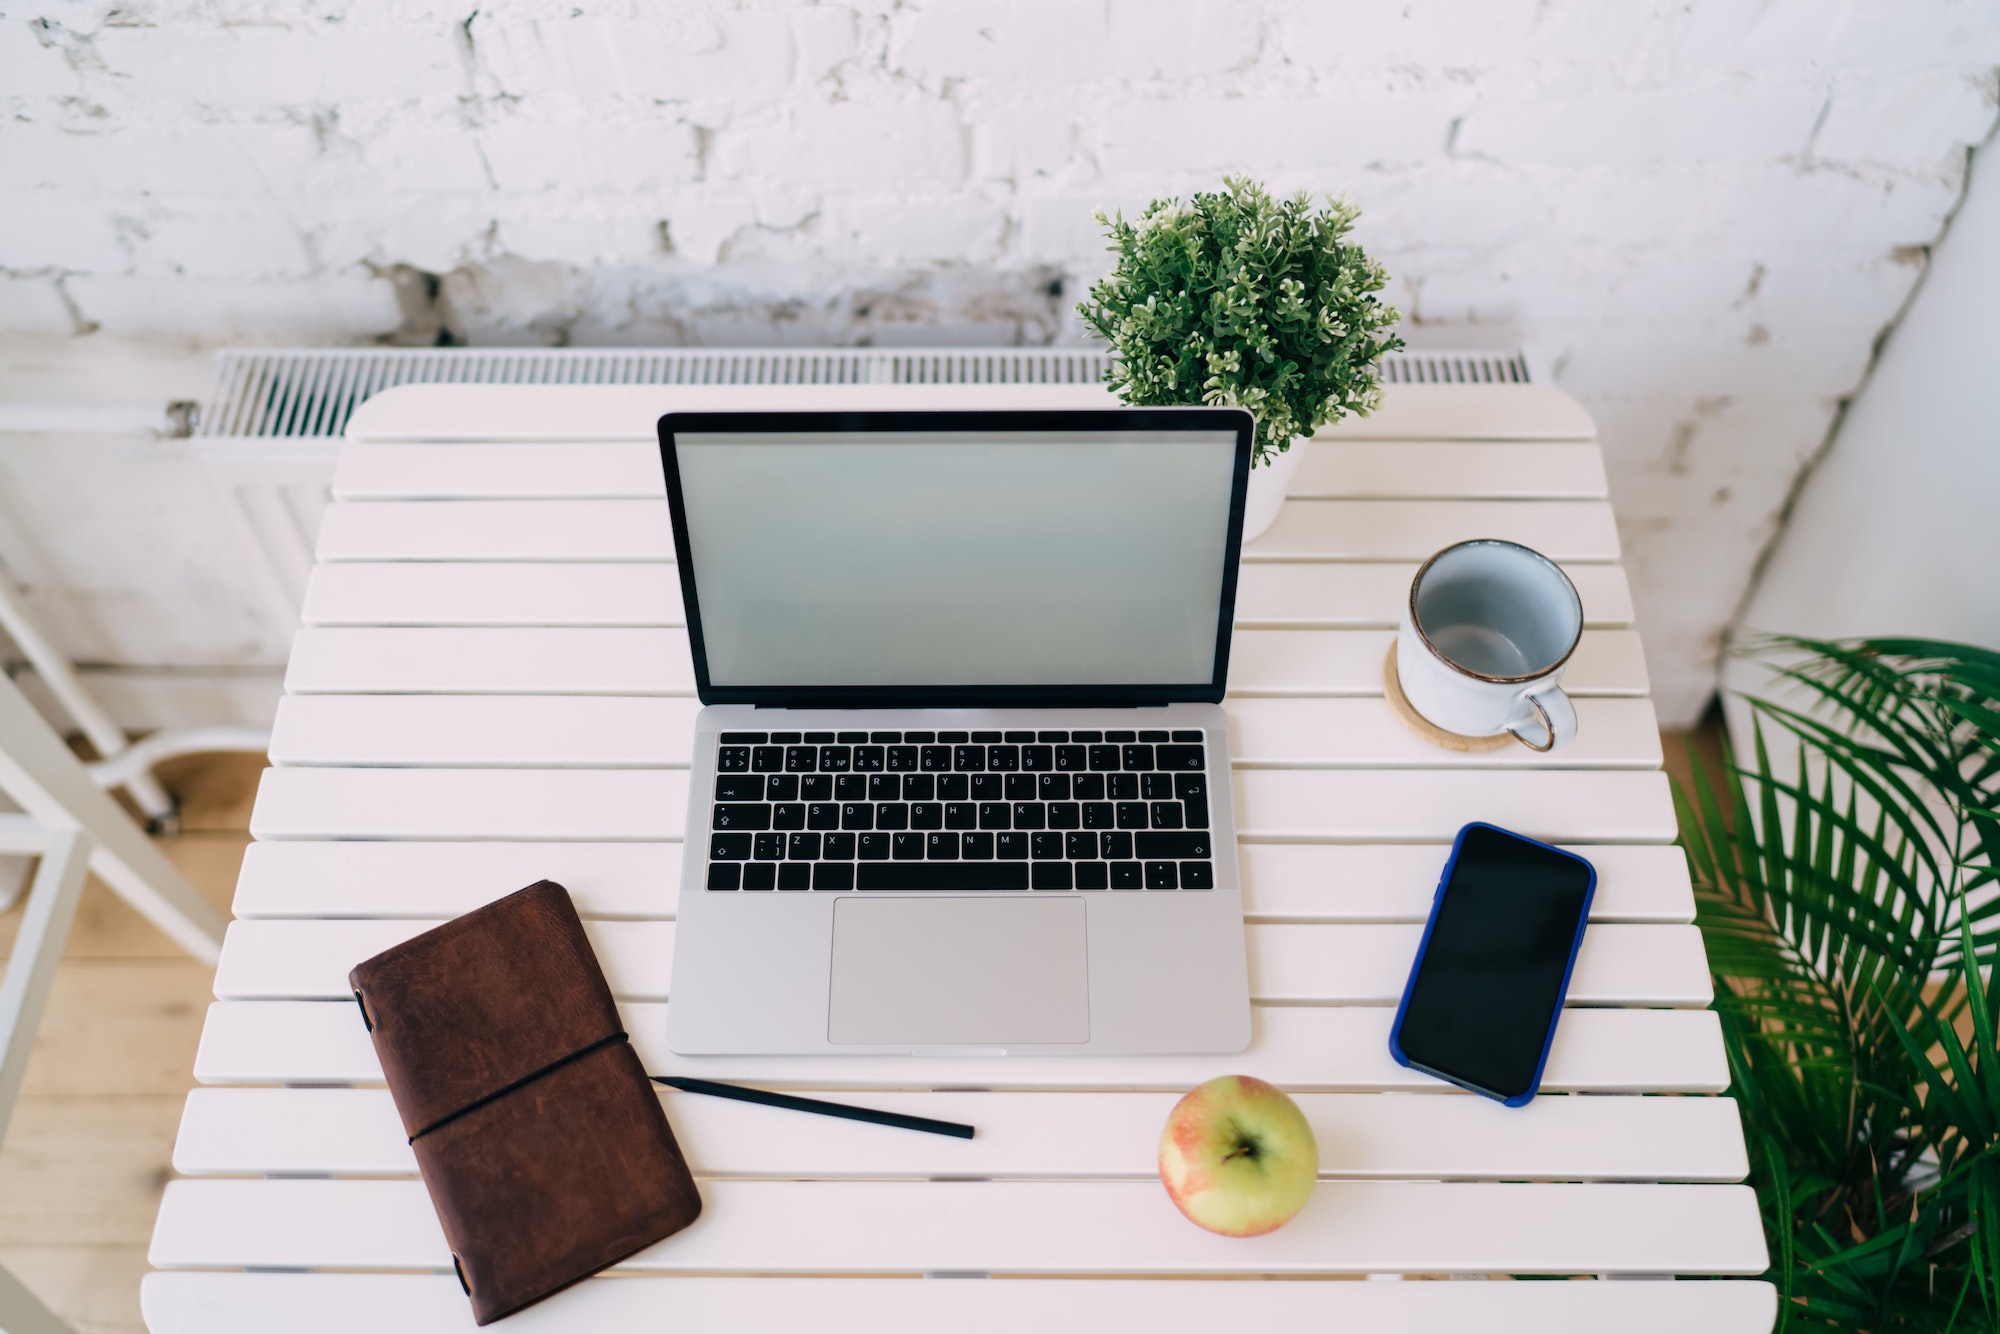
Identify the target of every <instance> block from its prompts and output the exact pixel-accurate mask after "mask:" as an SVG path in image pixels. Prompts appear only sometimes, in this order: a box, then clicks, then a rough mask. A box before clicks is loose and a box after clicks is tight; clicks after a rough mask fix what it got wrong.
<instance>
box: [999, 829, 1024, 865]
mask: <svg viewBox="0 0 2000 1334" xmlns="http://www.w3.org/2000/svg"><path fill="white" fill-rule="evenodd" d="M993 855H994V856H996V857H998V858H1000V859H1001V860H1002V861H1010V862H1019V861H1026V860H1027V859H1028V836H1027V835H1026V834H1025V833H1022V832H1021V831H1020V830H1018V829H1013V830H1008V831H1007V832H1005V833H1000V834H995V835H994V836H993Z"/></svg>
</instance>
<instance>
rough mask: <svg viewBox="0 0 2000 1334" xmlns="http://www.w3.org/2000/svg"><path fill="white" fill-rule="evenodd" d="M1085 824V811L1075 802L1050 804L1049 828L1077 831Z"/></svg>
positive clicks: (1053, 802)
mask: <svg viewBox="0 0 2000 1334" xmlns="http://www.w3.org/2000/svg"><path fill="white" fill-rule="evenodd" d="M1082 824H1083V811H1082V809H1081V808H1080V807H1079V806H1078V805H1077V804H1076V803H1075V802H1073V801H1052V802H1050V803H1049V828H1051V829H1076V828H1079V827H1080V826H1081V825H1082Z"/></svg>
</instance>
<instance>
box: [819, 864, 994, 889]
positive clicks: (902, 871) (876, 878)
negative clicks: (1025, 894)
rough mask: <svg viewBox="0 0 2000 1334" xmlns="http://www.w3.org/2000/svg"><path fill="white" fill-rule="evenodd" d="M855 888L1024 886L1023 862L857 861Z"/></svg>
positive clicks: (983, 887) (992, 887)
mask: <svg viewBox="0 0 2000 1334" xmlns="http://www.w3.org/2000/svg"><path fill="white" fill-rule="evenodd" d="M854 887H855V888H856V889H1026V888H1027V887H1028V863H1026V862H857V863H856V864H855V867H854Z"/></svg>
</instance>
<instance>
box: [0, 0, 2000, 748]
mask: <svg viewBox="0 0 2000 1334" xmlns="http://www.w3.org/2000/svg"><path fill="white" fill-rule="evenodd" d="M1996 65H2000V5H1996V4H1995V3H1994V2H1993V0H1976V2H1974V0H1769V2H1768V3H1762V4H1756V5H1751V4H1747V3H1743V0H1691V2H1690V0H1678V2H1675V3H1666V2H1665V0H1658V2H1655V3H1643V2H1642V0H1623V2H1621V3H1614V4H1606V3H1602V0H1408V2H1407V3H1374V2H1373V0H1368V2H1365V3H1364V2H1363V0H1097V2H1094V3H1082V2H1081V0H827V2H826V3H817V4H815V3H804V2H803V0H744V2H742V3H735V4H722V3H712V4H705V3H696V2H695V0H676V2H675V3H673V4H667V5H662V4H657V3H645V0H602V2H600V0H565V2H564V3H561V4H556V3H549V2H548V0H479V3H477V5H476V6H475V3H474V0H461V3H460V4H458V5H455V6H444V5H440V4H437V3H435V0H308V2H307V3H303V4H279V3H273V2H272V0H117V3H115V4H114V3H111V0H99V2H98V3H94V4H86V3H77V2H74V0H48V3H46V4H45V5H44V6H43V7H42V8H40V9H21V8H13V9H10V10H7V11H6V12H5V13H4V14H0V330H8V331H15V332H19V333H22V334H26V335H38V336H40V337H41V338H43V339H45V340H46V339H61V340H74V341H65V342H63V343H62V344H60V345H58V344H56V343H47V344H46V351H47V353H48V355H50V356H55V357H57V358H58V359H61V360H64V361H65V362H66V364H76V365H89V364H90V359H89V349H90V348H91V347H92V346H97V345H104V344H106V341H107V340H132V339H139V340H147V339H150V340H153V342H154V344H155V345H156V346H165V345H167V344H169V343H171V344H174V345H178V346H184V347H185V346H192V347H194V348H196V349H199V348H200V347H202V346H208V345H213V344H216V343H219V342H224V341H269V342H282V341H326V342H351V341H366V340H369V339H373V338H377V337H381V336H384V335H387V334H389V333H391V332H392V331H393V330H394V328H395V326H396V323H397V320H398V314H397V309H396V305H395V302H394V299H393V297H392V295H391V293H390V290H389V286H388V283H387V281H386V280H385V279H384V278H383V277H382V276H381V275H382V274H384V273H386V272H387V271H388V270H389V269H390V268H391V267H392V266H394V265H397V264H409V265H413V266H416V267H418V268H421V269H425V270H428V271H431V272H434V273H437V274H439V275H441V276H442V277H443V280H444V281H443V290H444V292H445V299H446V308H445V310H444V314H445V316H446V319H447V322H448V324H449V326H450V327H451V328H452V329H453V331H454V332H455V333H457V334H458V335H459V336H461V337H468V338H472V339H474V340H476V341H504V342H537V341H571V342H577V343H586V342H622V343H642V342H662V341H667V342H684V341H694V342H702V343H708V344H721V343H734V342H750V343H766V342H774V341H782V342H788V343H810V342H853V341H857V340H870V341H875V342H896V341H928V342H966V341H974V342H1011V341H1017V340H1025V341H1045V340H1049V339H1062V340H1068V339H1074V338H1076V337H1078V336H1079V335H1078V331H1077V328H1076V325H1075V323H1074V321H1073V320H1072V319H1071V318H1070V317H1069V315H1068V310H1069V307H1070V306H1071V304H1073V302H1074V301H1075V299H1076V298H1077V296H1078V295H1079V294H1080V293H1081V291H1082V288H1083V287H1084V285H1085V284H1086V283H1087V282H1088V281H1089V280H1090V279H1091V278H1092V277H1094V276H1095V275H1096V273H1098V272H1099V271H1100V270H1101V268H1102V266H1103V263H1104V253H1103V250H1102V246H1101V242H1100V240H1099V237H1098V235H1097V233H1096V230H1095V228H1094V227H1093V226H1092V224H1091V223H1090V220H1089V215H1090V212H1091V210H1092V209H1093V208H1094V207H1096V206H1097V205H1100V204H1106V205H1111V206H1114V207H1121V206H1122V207H1124V208H1127V209H1133V208H1137V207H1139V206H1141V205H1143V203H1144V202H1145V201H1146V200H1147V199H1148V198H1150V197H1152V196H1154V195H1157V194H1163V193H1168V192H1174V191H1185V190H1188V189H1193V188H1197V187H1202V186H1206V185H1210V184H1212V183H1213V182H1214V181H1215V179H1216V178H1217V177H1218V176H1219V175H1220V174H1221V173H1223V172H1225V171H1229V170H1238V169H1242V170H1250V171H1253V172H1256V173H1258V174H1259V175H1261V176H1263V177H1265V178H1266V179H1268V180H1269V181H1270V182H1271V183H1272V184H1273V185H1274V186H1277V187H1280V188H1286V189H1289V188H1294V187H1308V188H1313V189H1339V190H1345V191H1346V192H1348V193H1349V194H1351V195H1352V196H1353V197H1354V198H1355V199H1356V200H1357V201H1358V202H1359V203H1360V204H1361V205H1362V208H1363V210H1364V214H1363V221H1362V230H1363V233H1364V237H1365V239H1366V240H1367V241H1368V243H1369V244H1370V245H1371V246H1372V247H1373V248H1374V249H1375V250H1377V251H1378V252H1379V253H1380V255H1381V256H1382V258H1383V259H1384V260H1385V261H1386V262H1387V263H1388V265H1389V267H1390V269H1391V271H1392V273H1393V274H1394V275H1395V279H1396V294H1397V298H1398V300H1399V302H1400V303H1401V304H1402V305H1403V307H1404V309H1405V311H1406V312H1407V313H1408V314H1409V315H1410V316H1411V318H1412V327H1413V328H1414V330H1415V331H1416V336H1418V337H1421V338H1424V339H1428V340H1431V341H1435V342H1456V341H1466V340H1472V341H1485V342H1493V341H1506V340H1510V339H1517V338H1518V339H1525V340H1526V341H1528V342H1530V343H1532V344H1533V345H1535V346H1536V347H1537V348H1538V349H1539V350H1540V351H1541V352H1542V353H1543V354H1544V355H1545V356H1546V357H1547V358H1548V360H1549V362H1550V364H1552V365H1553V367H1554V368H1555V372H1556V377H1557V379H1558V381H1559V382H1560V383H1561V384H1562V385H1563V386H1564V387H1565V388H1568V389H1570V390H1571V391H1572V392H1574V393H1576V394H1578V395H1579V396H1580V397H1581V398H1583V399H1584V401H1585V402H1586V403H1587V404H1588V405H1589V406H1590V407H1591V409H1592V410H1593V411H1594V412H1595V413H1596V414H1597V416H1598V420H1599V423H1600V425H1601V427H1602V429H1603V432H1604V438H1605V442H1606V445H1607V448H1608V449H1609V451H1610V456H1611V461H1612V468H1613V480H1614V486H1615V487H1616V493H1617V500H1618V504H1619V507H1620V511H1621V517H1622V519H1623V522H1624V525H1625V536H1626V540H1627V544H1628V551H1629V557H1630V560H1631V563H1632V566H1633V571H1634V577H1635V583H1636V586H1637V591H1638V594H1639V597H1640V600H1641V605H1642V614H1643V616H1644V621H1645V628H1646V631H1647V634H1648V638H1649V643H1650V646H1651V651H1652V654H1653V658H1652V666H1653V670H1654V673H1655V683H1656V686H1657V688H1658V689H1659V692H1660V696H1661V701H1662V708H1663V713H1664V715H1665V716H1666V717H1667V718H1668V719H1669V720H1670V721H1685V720H1686V719H1687V718H1688V716H1689V715H1690V714H1691V713H1692V711H1693V710H1694V709H1695V708H1697V707H1698V706H1699V704H1700V703H1701V701H1702V700H1703V699H1704V698H1705V696H1706V694H1707V692H1708V689H1709V685H1710V682H1711V680H1712V677H1713V661H1712V660H1713V655H1714V651H1715V648H1714V645H1715V638H1716V634H1717V632H1718V631H1719V630H1720V628H1721V627H1722V626H1723V625H1724V624H1725V622H1726V621H1727V620H1728V617H1729V614H1730V612H1731V610H1732V609H1733V608H1734V606H1735V604H1736V602H1737V600H1738V599H1739V597H1740V596H1741V593H1742V591H1743V589H1744V586H1745V583H1746V580H1747V579H1748V576H1749V573H1750V571H1751V568H1752V566H1753V563H1754V560H1755V557H1756V555H1757V553H1758V551H1759V550H1760V549H1761V547H1762V544H1763V543H1764V541H1765V540H1766V539H1767V538H1768V536H1769V534H1770V532H1771V531H1772V529H1773V526H1774V524H1775V522H1776V516H1777V514H1778V511H1779V508H1780V506H1781V504H1782V502H1783V499H1784V497H1785V495H1786V493H1787V491H1788V488H1789V487H1790V485H1791V483H1792V480H1793V478H1794V476H1795V475H1796V473H1797V470H1798V468H1799V466H1800V464H1801V462H1802V461H1803V460H1805V459H1806V458H1808V457H1810V456H1811V455H1812V453H1813V452H1814V451H1815V450H1816V449H1817V448H1818V446H1819V445H1820V443H1821V442H1822V440H1823V439H1824V436H1825V433H1826V429H1827V426H1828V424H1829V422H1830V421H1831V420H1832V417H1833V413H1834V411H1835V409H1836V405H1837V403H1838V402H1839V400H1840V399H1841V397H1842V396H1844V395H1846V394H1849V393H1851V392H1852V391H1853V389H1854V388H1855V386H1856V384H1857V382H1858V380H1859V377H1860V376H1861V375H1862V374H1863V373H1864V371H1865V369H1866V366H1867V363H1868V358H1869V353H1870V348H1871V345H1872V344H1873V341H1874V339H1875V338H1876V336H1877V334H1878V333H1879V332H1880V331H1881V329H1882V328H1883V326H1884V324H1885V323H1886V322H1887V321H1889V320H1891V319H1892V318H1893V317H1894V314H1895V312H1896V311H1897V310H1898V308H1899V307H1900V305H1901V303H1902V302H1903V300H1904V299H1905V297H1906V296H1907V294H1908V293H1909V291H1910V289H1911V287H1912V285H1913V284H1914V283H1915V281H1916V280H1917V278H1918V277H1919V275H1920V273H1921V251H1920V250H1917V249H1914V248H1917V247H1921V246H1923V245H1925V244H1926V243H1928V242H1930V241H1931V240H1933V239H1934V238H1935V237H1936V236H1937V234H1938V232H1939V230H1940V227H1941V226H1942V225H1943V221H1944V219H1945V217H1946V216H1947V214H1948V212H1949V210H1950V209H1951V207H1952V206H1953V203H1954V201H1955V200H1956V199H1957V197H1958V193H1959V189H1960V185H1961V171H1962V167H1963V162H1964V153H1965V148H1966V145H1968V144H1971V143H1975V142H1978V141H1980V140H1982V139H1984V138H1985V137H1986V136H1987V135H1988V134H1989V133H1990V131H1991V128H1992V125H1993V123H1994V119H1995V98H1996V73H1995V67H1996ZM1052 287H1057V288H1058V290H1059V292H1060V295H1051V288H1052ZM92 328H94V329H95V332H91V333H87V334H85V333H79V332H78V331H79V330H85V329H92ZM92 340H95V343H93V341H92ZM120 345H121V346H124V345H127V344H124V343H121V344H120ZM8 346H9V347H13V348H19V347H23V346H44V345H42V344H35V343H33V342H32V340H31V341H30V342H29V343H25V344H24V343H21V342H20V341H19V340H16V341H15V342H12V343H10V344H8ZM78 353H81V354H83V357H82V359H81V360H78V358H77V356H76V355H75V354H78ZM17 355H18V354H17ZM116 361H117V359H115V358H107V359H106V360H105V361H104V363H103V364H104V366H105V367H106V368H107V369H106V370H105V371H104V372H103V374H101V375H100V376H99V377H98V378H97V380H96V381H94V382H93V381H91V380H90V377H89V376H85V377H83V379H82V380H81V381H78V382H77V385H78V387H77V390H76V391H77V392H79V393H88V394H97V395H99V396H103V397H119V396H121V387H120V384H119V383H118V381H117V377H116V376H115V375H114V374H113V373H112V371H111V370H110V369H108V368H109V367H111V366H112V365H113V364H114V363H115V362H116ZM119 364H122V363H119ZM6 369H8V368H4V367H0V370H6ZM21 382H22V376H21V375H19V374H16V375H14V376H12V382H11V383H10V382H9V381H5V380H0V394H8V393H18V392H20V390H19V387H18V386H19V384H20V383H21ZM39 475H43V474H41V473H37V472H36V471H35V470H34V469H31V468H30V469H26V470H25V471H21V472H18V473H17V476H18V477H20V478H23V479H25V478H28V477H31V476H39ZM139 476H140V473H139V472H137V471H134V467H133V466H132V465H131V464H130V461H129V460H126V461H125V462H123V463H121V464H120V466H119V468H116V469H111V470H109V471H108V472H105V473H103V474H101V475H100V478H101V479H100V480H99V481H98V482H97V483H96V485H95V486H94V487H93V488H90V489H88V490H87V491H86V492H85V493H84V495H83V498H81V499H69V500H64V501H60V502H57V503H56V506H55V511H53V512H62V510H63V507H64V506H65V505H69V506H76V505H84V504H88V503H91V502H92V501H93V499H94V498H97V497H99V495H100V493H104V495H103V498H102V503H103V505H104V506H105V507H107V511H108V512H116V511H117V508H118V505H119V504H120V503H121V502H120V501H119V500H118V499H117V497H116V496H115V495H111V494H109V493H110V492H115V491H116V490H117V489H118V488H119V487H120V486H127V485H132V486H136V485H141V483H140V482H139V481H138V480H136V479H137V478H138V477H139ZM144 485H148V486H154V487H155V488H157V483H155V482H146V483H144ZM16 508H19V507H18V506H17V507H16ZM16 520H17V522H30V521H23V520H20V519H19V516H18V515H17V516H16ZM30 526H32V522H30ZM84 527H85V528H87V529H88V530H89V531H91V532H92V533H93V541H94V542H96V543H97V544H98V545H96V546H95V547H93V548H92V550H91V551H90V552H88V553H84V552H82V551H80V550H73V548H74V546H75V544H74V541H73V539H71V538H68V537H64V536H62V535H61V534H60V533H58V532H56V531H55V526H54V525H51V526H50V527H49V531H48V534H47V535H45V536H44V537H43V538H42V539H41V540H42V545H43V547H45V548H46V551H47V553H48V558H49V562H50V563H51V564H52V565H53V567H55V568H57V569H58V570H62V569H68V570H70V571H71V572H72V574H73V575H74V577H73V578H72V579H71V583H72V584H74V585H75V586H76V597H77V599H79V600H80V601H79V605H80V606H85V607H86V608H88V607H90V606H94V607H96V608H97V609H98V611H97V614H96V615H95V618H94V619H93V617H92V616H88V615H81V614H79V616H77V617H71V618H70V619H71V621H73V622H74V623H75V624H77V625H85V624H97V625H99V626H102V625H106V624H110V623H111V619H112V610H111V609H112V608H114V607H121V606H122V607H129V606H131V605H136V604H138V603H144V602H146V601H148V600H150V599H153V598H166V599H172V598H173V597H174V596H175V593H176V591H177V590H176V589H174V588H170V587H166V586H164V585H163V584H162V583H161V582H160V580H161V579H162V577H163V576H162V575H161V573H160V571H161V570H162V569H163V568H164V567H162V566H161V565H160V564H159V563H158V562H157V561H153V560H150V559H149V556H150V554H151V553H150V552H149V551H148V550H146V549H144V548H142V547H141V546H139V545H138V544H137V543H136V541H135V540H128V539H127V538H125V537H123V536H121V533H122V532H125V531H128V530H130V525H126V526H125V527H124V528H121V527H120V526H118V525H115V524H114V525H111V526H109V527H108V528H107V527H105V526H102V525H91V524H88V523H86V524H85V525H84ZM148 531H149V533H150V534H151V537H152V540H154V541H157V540H158V533H157V532H153V531H152V530H151V529H149V530H148ZM193 545H198V544H193V543H191V548H192V546H193ZM66 551H67V552H70V553H71V554H69V555H67V556H65V554H64V553H65V552H66ZM121 553H122V555H121ZM86 567H87V568H88V570H89V572H90V573H89V577H88V578H87V579H86V578H84V577H83V576H82V575H81V574H79V573H76V572H77V571H81V570H83V569H85V568H86ZM211 575H213V577H214V578H222V577H223V576H222V575H218V574H214V572H211ZM204 577H205V578H207V577H210V575H204ZM247 600H248V599H247V598H246V599H245V601H246V602H247ZM206 616H207V613H205V612H203V611H201V610H199V609H197V610H195V611H193V612H191V613H189V615H188V617H187V618H184V619H183V620H182V621H181V622H179V623H177V625H176V629H175V632H174V634H173V635H172V636H171V637H169V638H168V639H162V640H161V642H160V643H157V644H155V643H152V642H151V641H150V640H148V639H147V638H146V637H145V636H144V635H139V636H137V637H136V638H135V637H134V635H133V634H131V633H125V632H123V631H121V632H120V633H119V634H116V635H111V636H110V637H109V638H107V637H106V636H104V635H102V634H95V637H93V635H92V634H86V633H85V632H84V631H81V630H79V631H76V632H75V633H76V634H78V635H79V637H80V638H81V639H85V640H89V641H90V642H89V643H88V644H82V643H80V644H79V650H80V651H81V650H82V649H85V648H92V647H94V648H96V649H97V650H100V651H102V652H106V653H110V654H112V655H114V656H116V655H124V656H126V657H129V658H133V659H135V660H139V661H155V662H158V661H169V660H196V661H209V662H214V663H225V662H234V661H250V660H257V659H260V658H265V659H268V658H269V657H271V656H272V655H273V653H275V652H277V651H279V650H278V649H277V648H274V645H277V646H281V645H282V642H283V634H282V632H281V631H280V630H278V629H276V628H273V629H272V630H271V631H270V632H269V633H261V634H255V635H247V636H246V635H245V634H244V633H243V629H242V626H241V624H239V621H240V617H236V616H235V613H234V612H231V613H230V614H228V615H218V616H215V617H212V618H210V619H204V618H205V617H206ZM129 622H130V618H129V617H127V618H126V619H124V620H120V621H119V622H118V624H119V625H121V626H124V625H127V624H129ZM204 627H206V628H204ZM93 633H94V632H93ZM204 636H206V637H204ZM169 640H170V642H169Z"/></svg>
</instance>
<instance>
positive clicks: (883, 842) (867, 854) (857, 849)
mask: <svg viewBox="0 0 2000 1334" xmlns="http://www.w3.org/2000/svg"><path fill="white" fill-rule="evenodd" d="M854 855H855V856H857V857H859V858H860V859H861V860H862V861H864V862H883V861H887V860H889V835H887V834H863V835H861V836H860V837H859V838H857V839H856V840H855V841H854Z"/></svg>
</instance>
